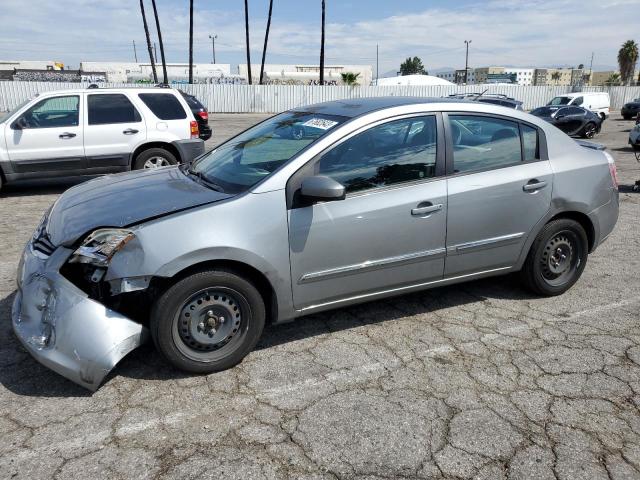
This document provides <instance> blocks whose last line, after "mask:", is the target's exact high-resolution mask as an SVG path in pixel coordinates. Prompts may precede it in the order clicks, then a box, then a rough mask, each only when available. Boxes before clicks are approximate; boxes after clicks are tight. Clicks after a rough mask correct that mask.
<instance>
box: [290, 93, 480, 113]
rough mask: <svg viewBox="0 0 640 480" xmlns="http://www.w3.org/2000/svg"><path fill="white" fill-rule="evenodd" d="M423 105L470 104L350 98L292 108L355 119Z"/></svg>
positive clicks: (446, 100) (442, 100)
mask: <svg viewBox="0 0 640 480" xmlns="http://www.w3.org/2000/svg"><path fill="white" fill-rule="evenodd" d="M425 103H462V104H466V105H468V104H470V103H477V102H470V101H467V100H461V99H455V98H432V97H400V96H398V97H391V96H389V97H364V98H350V99H344V100H333V101H330V102H323V103H316V104H314V105H306V106H303V107H297V108H293V109H292V110H291V111H294V112H307V113H318V114H325V115H339V116H342V117H348V118H355V117H359V116H361V115H365V114H367V113H371V112H374V111H376V110H383V109H385V108H392V107H401V106H404V105H420V104H425Z"/></svg>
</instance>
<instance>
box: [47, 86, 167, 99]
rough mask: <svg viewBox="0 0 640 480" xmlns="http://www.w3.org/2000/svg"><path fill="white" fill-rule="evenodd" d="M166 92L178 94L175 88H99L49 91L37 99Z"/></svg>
mask: <svg viewBox="0 0 640 480" xmlns="http://www.w3.org/2000/svg"><path fill="white" fill-rule="evenodd" d="M167 91H173V92H178V90H177V89H175V88H166V87H165V88H156V87H126V88H118V87H99V88H72V89H69V90H49V91H46V92H40V93H39V94H38V96H39V97H45V96H50V95H60V94H67V95H77V94H79V93H100V92H105V93H123V92H135V93H142V92H144V93H166V92H167Z"/></svg>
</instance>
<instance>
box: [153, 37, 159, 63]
mask: <svg viewBox="0 0 640 480" xmlns="http://www.w3.org/2000/svg"><path fill="white" fill-rule="evenodd" d="M153 56H154V57H155V59H156V63H158V46H157V45H156V42H153Z"/></svg>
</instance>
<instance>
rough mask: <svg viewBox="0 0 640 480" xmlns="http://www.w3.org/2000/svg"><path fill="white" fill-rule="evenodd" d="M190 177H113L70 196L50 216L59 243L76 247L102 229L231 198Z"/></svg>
mask: <svg viewBox="0 0 640 480" xmlns="http://www.w3.org/2000/svg"><path fill="white" fill-rule="evenodd" d="M231 196H232V195H230V194H226V193H221V192H217V191H215V190H211V189H209V188H207V187H205V186H204V185H202V184H200V183H197V182H196V181H194V179H192V178H190V177H187V176H186V175H185V174H184V173H183V172H182V171H180V169H179V167H167V168H160V169H157V170H141V171H137V172H129V173H122V174H117V175H107V176H104V177H100V178H97V179H95V180H91V181H88V182H85V183H82V184H80V185H77V186H75V187H73V188H70V189H69V190H67V191H66V192H64V193H63V194H62V195H61V196H60V197H59V198H58V200H57V201H56V203H55V204H54V206H53V209H52V210H51V213H50V214H49V220H48V226H47V233H48V235H49V240H50V241H51V242H52V243H53V244H54V245H56V246H57V245H67V246H68V245H70V244H72V243H74V242H75V241H76V240H77V239H78V238H79V237H80V236H82V235H85V234H86V233H88V232H90V231H92V230H94V229H96V228H100V227H126V226H128V225H132V224H135V223H138V222H141V221H144V220H146V219H150V218H153V217H158V216H162V215H167V214H170V213H173V212H176V211H180V210H185V209H187V208H192V207H197V206H200V205H205V204H208V203H213V202H217V201H220V200H224V199H225V198H229V197H231Z"/></svg>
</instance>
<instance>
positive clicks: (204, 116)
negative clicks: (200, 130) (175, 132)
mask: <svg viewBox="0 0 640 480" xmlns="http://www.w3.org/2000/svg"><path fill="white" fill-rule="evenodd" d="M198 116H199V117H200V118H201V119H202V120H204V121H205V122H208V121H209V113H208V112H207V111H206V110H205V111H202V112H198Z"/></svg>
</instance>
